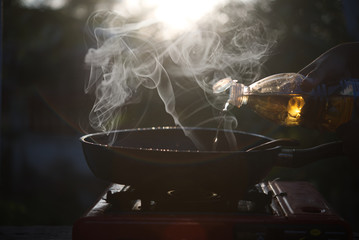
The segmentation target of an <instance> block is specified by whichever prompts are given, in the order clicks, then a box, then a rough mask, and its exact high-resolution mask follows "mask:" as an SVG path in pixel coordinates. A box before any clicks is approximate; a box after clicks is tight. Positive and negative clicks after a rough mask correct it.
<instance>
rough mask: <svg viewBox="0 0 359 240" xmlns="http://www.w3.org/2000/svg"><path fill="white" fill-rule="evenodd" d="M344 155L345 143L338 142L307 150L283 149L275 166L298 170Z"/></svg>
mask: <svg viewBox="0 0 359 240" xmlns="http://www.w3.org/2000/svg"><path fill="white" fill-rule="evenodd" d="M343 155H344V152H343V142H342V141H336V142H330V143H325V144H322V145H318V146H315V147H312V148H306V149H282V152H281V153H279V154H278V156H277V161H276V164H275V165H276V166H280V167H292V168H297V167H302V166H304V165H306V164H309V163H312V162H315V161H318V160H321V159H325V158H330V157H336V156H343Z"/></svg>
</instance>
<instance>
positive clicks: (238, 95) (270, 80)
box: [213, 73, 359, 131]
mask: <svg viewBox="0 0 359 240" xmlns="http://www.w3.org/2000/svg"><path fill="white" fill-rule="evenodd" d="M304 78H305V77H304V76H302V75H300V74H296V73H281V74H275V75H272V76H269V77H266V78H264V79H262V80H260V81H258V82H255V83H253V84H251V85H249V86H245V85H243V84H240V83H238V81H236V80H231V79H230V78H226V79H222V80H220V81H218V82H217V83H216V84H214V86H213V91H214V93H217V94H219V93H225V94H227V93H226V90H227V89H229V100H228V102H229V103H230V104H232V105H235V106H237V107H241V106H243V105H247V106H248V107H249V108H251V109H252V110H253V111H254V112H256V113H257V114H259V115H260V116H262V117H263V118H266V119H269V120H272V121H274V122H276V123H278V124H281V125H285V126H304V127H309V128H317V129H326V130H329V131H335V129H337V128H338V127H339V126H340V125H342V124H343V123H346V122H348V121H350V120H351V119H352V118H353V116H354V113H353V109H354V99H355V98H356V97H357V96H358V94H359V81H358V80H343V81H341V82H340V83H338V84H334V85H333V84H332V85H320V86H318V87H316V88H315V89H313V90H312V91H311V92H304V91H303V90H301V88H300V85H301V83H302V81H303V79H304Z"/></svg>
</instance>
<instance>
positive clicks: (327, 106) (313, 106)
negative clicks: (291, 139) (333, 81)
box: [246, 94, 354, 131]
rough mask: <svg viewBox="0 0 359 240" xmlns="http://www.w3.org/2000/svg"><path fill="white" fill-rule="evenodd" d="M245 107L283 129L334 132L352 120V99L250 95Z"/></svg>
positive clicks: (301, 95)
mask: <svg viewBox="0 0 359 240" xmlns="http://www.w3.org/2000/svg"><path fill="white" fill-rule="evenodd" d="M246 97H247V98H248V100H247V106H248V107H250V108H251V109H252V110H253V111H254V112H256V113H257V114H259V115H260V116H262V117H264V118H267V119H269V120H272V121H274V122H276V123H278V124H281V125H286V126H304V127H310V128H317V129H327V130H330V131H334V130H335V129H337V128H338V127H339V126H340V125H341V124H343V123H346V122H348V121H349V120H350V119H351V117H352V111H353V107H354V97H352V96H330V97H328V98H321V97H317V96H312V95H304V94H287V95H284V94H283V95H281V94H277V95H274V94H273V95H250V96H246Z"/></svg>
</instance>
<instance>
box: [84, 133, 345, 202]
mask: <svg viewBox="0 0 359 240" xmlns="http://www.w3.org/2000/svg"><path fill="white" fill-rule="evenodd" d="M185 130H186V132H190V133H191V134H192V135H193V136H196V139H198V140H199V142H201V144H202V145H203V147H204V149H208V150H201V151H199V150H197V148H196V147H195V146H194V144H193V143H192V141H191V140H190V139H189V138H188V137H186V136H185V134H184V132H183V130H182V129H180V128H176V127H164V128H146V129H129V130H120V131H113V132H110V133H107V134H106V133H95V134H88V135H86V136H83V137H82V138H81V142H82V146H83V150H84V153H85V157H86V161H87V163H88V165H89V167H90V169H91V170H92V172H93V173H94V174H95V175H96V176H97V177H99V178H101V179H104V180H108V181H110V182H114V183H120V184H126V185H131V186H132V187H134V188H137V189H140V190H141V191H144V192H147V194H157V193H160V192H163V191H169V190H172V189H182V188H183V189H188V188H190V189H196V188H200V189H202V190H203V189H204V190H207V191H211V192H216V193H217V194H220V195H227V196H229V197H234V198H237V197H240V196H241V195H242V194H243V193H244V192H245V191H246V190H247V188H248V187H249V186H252V185H253V184H255V183H258V182H259V181H261V180H262V179H263V178H264V177H265V176H266V174H267V173H268V172H269V171H270V170H271V169H272V167H273V166H278V165H279V166H287V167H298V166H302V165H304V164H307V163H309V162H312V161H315V160H319V159H322V158H326V157H330V156H333V155H338V154H341V153H342V150H341V143H340V142H335V143H329V144H324V145H320V146H318V147H315V148H311V149H301V150H295V149H282V147H281V146H280V145H288V143H289V144H293V142H291V141H288V140H283V139H279V140H273V139H270V138H268V137H265V136H261V135H257V134H251V133H245V132H241V131H232V132H233V134H234V136H235V138H236V140H237V149H238V150H235V151H233V150H229V149H228V144H227V140H226V139H227V138H226V134H228V131H226V130H220V131H219V134H218V145H217V147H216V150H215V151H213V150H212V146H213V139H214V136H215V135H216V131H217V130H216V129H210V128H185ZM113 134H116V138H115V139H116V140H115V141H114V143H113V144H112V145H111V146H110V145H108V144H107V143H108V142H109V141H110V140H109V139H111V138H112V135H113Z"/></svg>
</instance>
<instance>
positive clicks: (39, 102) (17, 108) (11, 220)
mask: <svg viewBox="0 0 359 240" xmlns="http://www.w3.org/2000/svg"><path fill="white" fill-rule="evenodd" d="M246 1H250V0H246ZM119 2H121V1H120V0H4V1H2V36H3V38H2V52H1V53H2V59H1V61H2V76H1V95H0V96H1V115H0V117H1V120H0V121H1V139H0V143H1V161H0V191H1V194H0V225H71V224H73V222H74V221H75V220H76V219H77V218H79V217H80V216H81V215H82V214H83V213H84V212H85V210H86V209H88V208H89V207H90V206H91V204H93V203H94V202H95V201H96V199H97V198H98V197H99V196H100V194H102V192H103V191H104V189H105V187H106V186H107V184H108V183H107V182H104V181H102V180H100V179H97V178H95V177H94V176H93V175H92V173H91V172H90V170H89V169H88V167H87V165H86V161H85V159H84V156H83V153H82V149H81V145H80V142H79V141H78V139H79V137H80V136H81V135H83V134H85V133H87V132H92V131H94V130H93V129H91V127H90V126H89V124H88V114H89V112H90V110H91V108H92V104H93V102H94V97H93V96H92V95H86V94H85V93H84V85H85V82H86V81H87V79H88V77H89V69H88V67H87V66H86V65H85V64H84V57H85V55H86V52H87V50H88V48H89V39H88V32H86V31H87V30H86V21H87V19H88V17H89V15H90V14H91V13H92V12H94V11H96V10H101V9H109V10H111V9H113V8H115V7H116V6H117V5H118V3H119ZM135 2H136V1H135ZM256 2H258V4H257V5H255V7H254V11H256V14H257V15H258V16H260V17H261V18H262V21H265V23H266V24H265V25H266V26H267V27H268V28H269V29H273V31H275V32H276V33H277V34H278V37H277V40H276V44H275V45H274V46H273V48H272V50H271V54H270V56H268V60H267V61H266V62H265V63H264V65H263V70H262V72H261V73H260V74H261V76H262V77H265V76H267V75H270V74H274V73H280V72H297V71H299V70H300V69H301V68H303V67H304V66H306V65H307V64H309V63H310V62H311V61H313V60H314V59H315V58H316V57H318V56H319V55H320V54H321V53H323V52H325V51H326V50H328V49H329V48H331V47H333V46H335V45H337V44H339V43H342V42H348V41H359V2H358V1H356V0H342V1H339V0H331V1H328V0H317V1H309V0H305V1H303V0H290V1H288V0H271V1H265V0H258V1H256ZM264 2H265V3H266V4H263V3H264ZM189 7H190V6H189ZM144 94H145V95H146V94H147V95H148V98H150V99H151V100H150V101H149V102H150V104H149V106H148V105H147V106H146V107H147V112H148V113H149V114H148V115H147V116H145V117H142V121H141V123H139V124H138V126H140V127H148V126H162V125H173V120H172V119H171V117H170V116H168V114H166V113H165V111H164V109H163V104H162V103H161V101H160V100H159V98H158V96H157V95H156V93H152V92H151V91H148V92H144ZM141 107H143V105H142V104H141V102H140V103H138V104H137V105H136V104H134V105H133V106H132V110H129V111H128V112H127V113H126V114H127V115H128V116H127V118H128V119H130V120H129V121H128V122H131V119H138V118H141V116H140V115H138V112H137V111H136V108H141ZM233 114H234V115H235V116H238V127H237V128H238V129H240V130H245V131H249V132H254V133H259V134H263V135H266V136H269V137H273V138H279V137H291V138H294V139H298V140H299V141H300V142H301V143H302V145H303V146H313V145H316V144H319V143H323V142H327V141H330V140H333V139H336V136H335V133H326V132H320V131H316V130H308V129H303V128H299V127H298V128H286V127H281V126H277V125H274V124H272V123H270V122H267V121H266V120H263V119H261V118H260V117H258V116H257V115H255V114H254V113H252V112H251V111H248V110H247V109H245V108H243V109H233ZM239 116H240V117H239ZM123 127H131V125H130V124H129V125H126V123H125V124H124V126H123ZM358 173H359V171H358V168H356V167H355V165H354V164H353V163H352V162H351V161H350V160H348V159H346V158H345V157H343V158H332V159H328V160H320V161H318V162H317V163H314V164H311V165H309V166H307V167H303V168H300V169H282V168H274V169H273V171H272V172H271V173H270V175H269V176H268V179H274V178H278V177H279V178H280V179H282V180H305V181H309V182H311V183H313V184H314V185H315V186H316V188H317V189H318V190H319V191H320V192H321V194H322V195H323V196H324V197H325V198H326V200H327V201H328V202H329V204H330V205H331V206H332V207H333V208H334V209H335V210H336V211H337V212H338V213H339V215H341V216H342V217H343V218H345V219H346V220H347V221H348V222H350V223H351V224H352V225H353V226H354V228H355V229H356V231H359V229H358V227H357V226H359V206H358V205H359V204H358V203H359V174H358Z"/></svg>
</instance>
